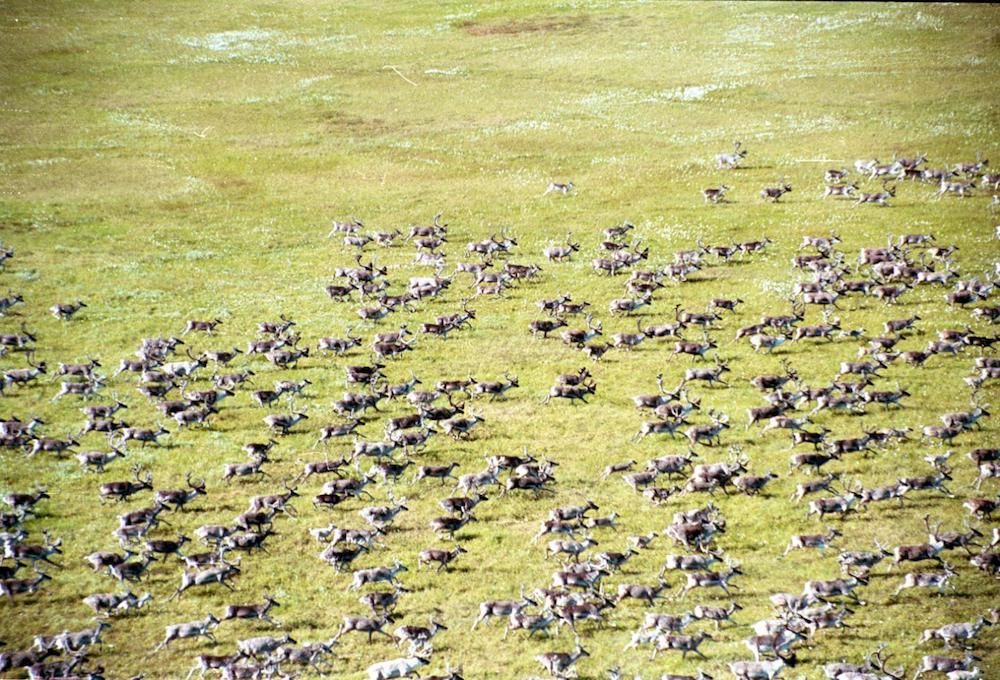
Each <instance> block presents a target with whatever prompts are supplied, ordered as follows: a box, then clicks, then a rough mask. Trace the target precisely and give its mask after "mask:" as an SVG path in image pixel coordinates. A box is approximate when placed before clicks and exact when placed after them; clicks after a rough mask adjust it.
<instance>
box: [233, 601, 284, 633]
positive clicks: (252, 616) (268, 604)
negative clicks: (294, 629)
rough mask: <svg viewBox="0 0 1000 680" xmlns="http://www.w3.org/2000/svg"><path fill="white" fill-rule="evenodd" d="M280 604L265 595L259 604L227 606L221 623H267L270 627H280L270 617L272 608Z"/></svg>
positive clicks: (279, 624)
mask: <svg viewBox="0 0 1000 680" xmlns="http://www.w3.org/2000/svg"><path fill="white" fill-rule="evenodd" d="M280 606H281V604H280V603H279V602H278V601H277V600H275V599H274V598H273V597H272V596H270V595H267V594H265V595H264V602H263V603H261V604H248V605H227V606H226V610H225V613H224V614H223V615H222V620H223V621H229V620H230V619H243V620H257V621H267V622H268V623H270V624H271V625H272V626H277V627H279V628H280V627H281V623H280V622H278V621H275V620H274V619H272V618H271V616H270V611H271V609H272V608H273V607H280Z"/></svg>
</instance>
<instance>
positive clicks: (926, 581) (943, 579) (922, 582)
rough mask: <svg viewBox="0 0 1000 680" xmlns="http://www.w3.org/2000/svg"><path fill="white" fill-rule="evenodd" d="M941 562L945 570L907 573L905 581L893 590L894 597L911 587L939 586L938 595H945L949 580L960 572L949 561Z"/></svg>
mask: <svg viewBox="0 0 1000 680" xmlns="http://www.w3.org/2000/svg"><path fill="white" fill-rule="evenodd" d="M941 564H942V566H943V567H944V572H936V573H935V572H932V573H910V574H906V576H904V577H903V582H902V583H901V584H900V585H899V587H898V588H896V590H895V592H893V594H892V597H893V598H894V599H895V598H897V597H899V594H900V593H901V592H903V591H904V590H908V589H910V588H937V591H938V595H939V596H944V589H945V588H946V587H948V581H950V580H951V579H952V578H954V577H955V576H957V575H958V572H956V571H955V570H954V569H952V567H951V565H950V564H948V563H947V562H942V563H941Z"/></svg>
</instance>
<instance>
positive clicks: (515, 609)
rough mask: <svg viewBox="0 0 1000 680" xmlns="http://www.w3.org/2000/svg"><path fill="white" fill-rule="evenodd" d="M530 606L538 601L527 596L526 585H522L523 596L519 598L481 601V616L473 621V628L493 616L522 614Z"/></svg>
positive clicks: (535, 604)
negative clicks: (525, 592)
mask: <svg viewBox="0 0 1000 680" xmlns="http://www.w3.org/2000/svg"><path fill="white" fill-rule="evenodd" d="M529 606H537V603H536V602H535V601H534V600H532V599H530V598H528V597H526V596H525V594H524V586H523V585H522V586H521V598H520V599H519V600H487V601H485V602H483V603H481V604H480V605H479V616H478V617H477V618H476V620H475V621H474V622H473V623H472V630H475V629H476V626H478V625H479V624H480V623H483V622H484V621H486V620H487V619H489V618H491V617H498V616H504V617H509V616H512V615H514V614H515V613H517V614H520V613H521V612H523V611H524V610H525V609H526V608H527V607H529Z"/></svg>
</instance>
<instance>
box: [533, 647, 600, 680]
mask: <svg viewBox="0 0 1000 680" xmlns="http://www.w3.org/2000/svg"><path fill="white" fill-rule="evenodd" d="M585 656H590V653H589V652H587V650H585V649H584V648H583V647H581V646H580V643H579V642H577V644H576V648H575V649H574V650H573V651H572V652H570V653H567V652H545V653H544V654H539V655H537V656H536V657H535V660H536V661H538V663H540V664H541V665H542V668H544V669H545V670H546V671H548V672H549V674H551V675H552V676H553V677H556V678H568V677H576V671H575V670H574V668H573V666H574V665H575V664H576V662H577V661H579V660H580V659H581V658H583V657H585Z"/></svg>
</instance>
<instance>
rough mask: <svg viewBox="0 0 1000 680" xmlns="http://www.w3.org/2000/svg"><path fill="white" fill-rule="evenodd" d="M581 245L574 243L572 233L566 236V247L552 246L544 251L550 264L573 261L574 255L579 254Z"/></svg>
mask: <svg viewBox="0 0 1000 680" xmlns="http://www.w3.org/2000/svg"><path fill="white" fill-rule="evenodd" d="M579 250H580V244H579V243H574V242H573V234H572V232H570V233H567V234H566V245H565V246H550V247H548V248H546V249H545V250H543V251H542V254H543V255H545V258H546V259H547V260H548V261H549V262H562V261H563V260H570V259H572V256H573V253H575V252H579Z"/></svg>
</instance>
